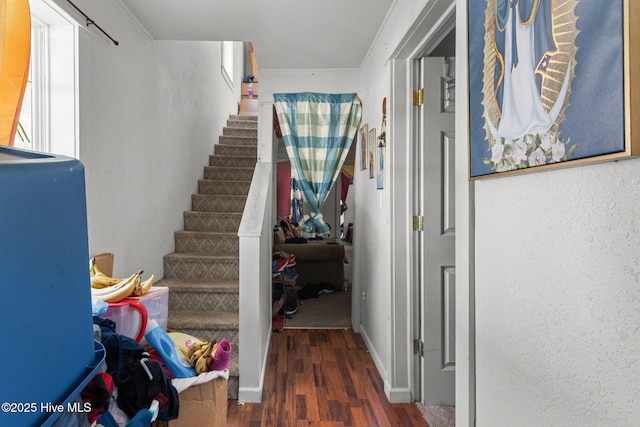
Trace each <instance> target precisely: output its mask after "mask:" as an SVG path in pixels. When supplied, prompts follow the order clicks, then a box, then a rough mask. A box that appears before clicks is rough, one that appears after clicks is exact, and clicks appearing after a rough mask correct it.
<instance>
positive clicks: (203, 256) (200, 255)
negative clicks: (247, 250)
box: [165, 252, 238, 261]
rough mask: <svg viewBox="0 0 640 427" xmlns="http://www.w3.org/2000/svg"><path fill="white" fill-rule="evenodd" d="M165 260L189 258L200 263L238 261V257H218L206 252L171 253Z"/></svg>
mask: <svg viewBox="0 0 640 427" xmlns="http://www.w3.org/2000/svg"><path fill="white" fill-rule="evenodd" d="M165 258H172V259H176V260H187V259H189V258H191V259H194V260H200V261H236V260H237V259H238V256H237V255H236V256H234V255H217V254H210V253H206V252H171V253H170V254H167V255H165Z"/></svg>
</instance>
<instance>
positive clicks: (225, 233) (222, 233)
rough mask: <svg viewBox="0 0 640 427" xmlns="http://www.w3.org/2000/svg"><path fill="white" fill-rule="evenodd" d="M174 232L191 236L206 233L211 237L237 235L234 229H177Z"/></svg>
mask: <svg viewBox="0 0 640 427" xmlns="http://www.w3.org/2000/svg"><path fill="white" fill-rule="evenodd" d="M175 233H176V234H186V235H191V236H198V235H208V236H211V237H236V238H237V237H238V233H237V232H234V231H193V230H178V231H176V232H175Z"/></svg>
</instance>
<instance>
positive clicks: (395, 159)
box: [388, 0, 475, 426]
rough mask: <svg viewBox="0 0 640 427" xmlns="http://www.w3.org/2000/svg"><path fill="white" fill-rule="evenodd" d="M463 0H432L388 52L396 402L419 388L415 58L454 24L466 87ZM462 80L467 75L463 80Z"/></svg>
mask: <svg viewBox="0 0 640 427" xmlns="http://www.w3.org/2000/svg"><path fill="white" fill-rule="evenodd" d="M466 10H467V9H466V2H462V1H456V0H435V1H431V2H428V4H427V5H426V6H425V8H424V10H423V11H422V12H421V13H420V15H419V16H418V17H417V18H416V20H415V22H414V23H413V25H412V26H411V27H410V29H409V31H408V32H407V33H406V35H405V36H404V37H403V38H402V40H401V41H400V43H399V44H398V47H397V48H396V49H395V51H394V52H393V53H392V54H391V56H390V97H389V98H390V107H391V111H392V114H391V115H390V117H389V119H390V122H389V129H390V131H389V134H390V139H389V141H390V144H389V148H388V150H389V163H390V166H391V168H390V169H391V170H392V171H394V172H393V179H392V180H391V181H392V182H391V206H392V207H393V208H392V209H391V213H390V216H391V218H390V219H391V224H392V226H391V239H390V241H391V253H392V254H394V256H393V257H392V261H391V277H392V284H391V292H390V297H391V349H392V350H391V370H390V372H389V380H390V381H389V382H390V387H391V389H390V390H389V391H388V396H389V400H390V401H392V402H411V401H413V400H414V399H413V395H414V390H415V387H416V384H415V380H414V372H413V370H414V365H413V337H414V335H415V334H414V324H415V316H416V313H415V307H414V306H413V297H414V295H413V286H412V285H411V284H412V283H413V265H412V244H413V243H412V242H413V239H412V233H413V231H412V215H413V212H412V196H411V185H412V165H411V157H410V156H411V144H410V143H409V141H411V139H412V138H413V136H414V114H413V111H412V108H413V107H412V106H411V105H412V92H413V89H414V88H413V82H414V79H415V76H414V73H415V71H414V69H413V61H414V60H415V59H417V58H419V57H420V56H423V53H425V52H428V51H430V50H432V49H433V48H434V47H435V46H436V45H437V43H438V42H439V41H440V40H441V39H442V38H443V37H444V36H445V35H446V34H447V32H448V31H449V30H450V29H451V28H452V25H453V26H455V27H456V28H457V30H456V35H457V37H456V57H457V58H458V59H457V60H456V64H457V65H456V66H457V69H456V76H457V77H456V79H457V82H456V89H457V92H458V93H459V94H466V93H467V86H468V85H467V82H466V80H467V73H466V66H467V61H466V60H459V58H460V57H461V56H464V57H466V55H467V30H466V29H467V20H466V13H467V12H466ZM463 80H464V81H463ZM465 97H466V95H465ZM461 101H462V100H461V99H460V96H458V100H457V102H456V104H457V107H458V108H457V110H456V140H457V141H459V142H458V147H459V146H460V143H463V142H464V141H466V140H467V138H468V127H467V125H466V123H467V117H468V116H467V114H468V113H467V111H466V108H467V103H466V101H464V102H461ZM466 151H467V150H466V149H459V150H456V152H457V153H459V154H456V169H462V168H464V173H463V172H462V171H457V173H456V226H457V229H456V270H457V272H456V276H457V280H456V283H457V286H458V289H457V293H456V337H457V341H456V358H457V360H456V369H457V372H456V421H457V424H458V425H463V426H473V425H475V308H474V307H475V303H474V294H475V291H474V280H473V215H472V211H473V194H474V191H473V190H474V183H473V182H470V181H468V180H467V173H466V167H467V166H466V165H467V162H466V160H465V159H466Z"/></svg>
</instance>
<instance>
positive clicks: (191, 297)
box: [169, 289, 240, 313]
mask: <svg viewBox="0 0 640 427" xmlns="http://www.w3.org/2000/svg"><path fill="white" fill-rule="evenodd" d="M239 301H240V298H239V295H238V291H237V289H236V291H235V292H215V293H211V292H203V291H198V290H192V291H187V290H183V291H182V292H174V293H171V292H169V309H170V310H191V311H200V310H203V311H204V310H206V311H209V312H212V313H219V312H223V311H238V309H239V307H240V303H239Z"/></svg>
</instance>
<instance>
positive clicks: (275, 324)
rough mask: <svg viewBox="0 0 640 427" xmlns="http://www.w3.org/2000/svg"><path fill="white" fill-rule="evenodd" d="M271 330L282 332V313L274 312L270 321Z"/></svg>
mask: <svg viewBox="0 0 640 427" xmlns="http://www.w3.org/2000/svg"><path fill="white" fill-rule="evenodd" d="M271 329H272V330H273V332H282V331H283V330H284V314H276V315H275V316H273V321H272V322H271Z"/></svg>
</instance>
